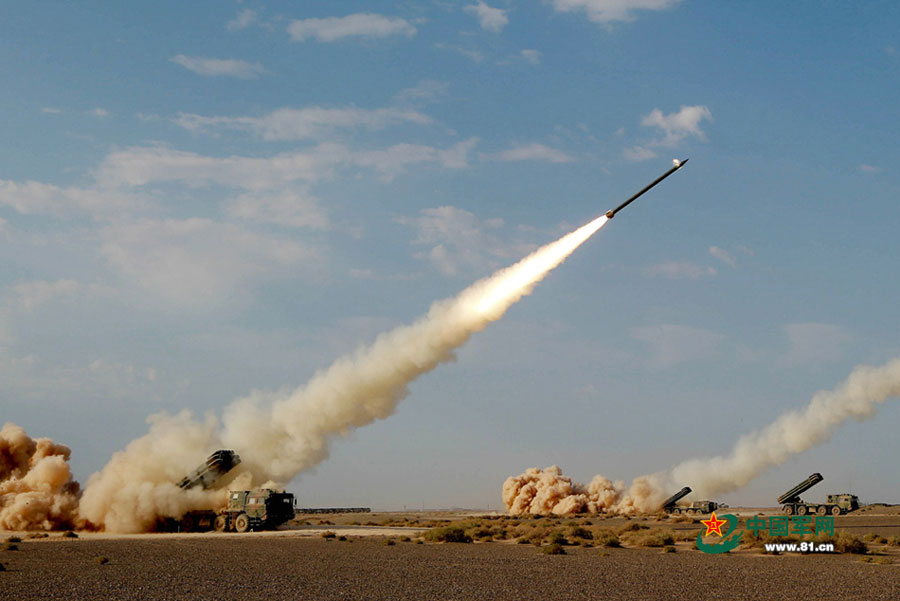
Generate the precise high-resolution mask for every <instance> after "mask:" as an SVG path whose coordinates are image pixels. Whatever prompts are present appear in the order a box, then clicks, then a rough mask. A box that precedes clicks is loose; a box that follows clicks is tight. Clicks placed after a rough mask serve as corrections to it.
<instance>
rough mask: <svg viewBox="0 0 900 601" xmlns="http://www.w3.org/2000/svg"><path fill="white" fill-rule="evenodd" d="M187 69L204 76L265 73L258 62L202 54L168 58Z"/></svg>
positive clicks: (235, 75)
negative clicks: (207, 56) (210, 56)
mask: <svg viewBox="0 0 900 601" xmlns="http://www.w3.org/2000/svg"><path fill="white" fill-rule="evenodd" d="M170 60H171V61H172V62H173V63H175V64H178V65H181V66H182V67H184V68H185V69H187V70H188V71H193V72H194V73H196V74H197V75H203V76H205V77H237V78H238V79H256V78H257V77H259V76H260V75H262V74H264V73H266V70H265V68H263V66H262V65H261V64H260V63H250V62H247V61H242V60H237V59H230V58H229V59H221V58H205V57H202V56H185V55H183V54H179V55H177V56H173V57H172V58H171V59H170Z"/></svg>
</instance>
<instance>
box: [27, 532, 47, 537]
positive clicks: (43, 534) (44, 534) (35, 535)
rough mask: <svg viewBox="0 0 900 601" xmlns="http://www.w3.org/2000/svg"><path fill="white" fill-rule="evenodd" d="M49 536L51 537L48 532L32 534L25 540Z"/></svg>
mask: <svg viewBox="0 0 900 601" xmlns="http://www.w3.org/2000/svg"><path fill="white" fill-rule="evenodd" d="M48 536H50V535H49V534H47V533H46V532H32V533H30V534H29V535H28V536H26V537H25V538H47V537H48Z"/></svg>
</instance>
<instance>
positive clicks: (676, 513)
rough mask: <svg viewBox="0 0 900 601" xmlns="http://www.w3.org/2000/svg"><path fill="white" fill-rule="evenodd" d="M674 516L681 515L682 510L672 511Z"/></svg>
mask: <svg viewBox="0 0 900 601" xmlns="http://www.w3.org/2000/svg"><path fill="white" fill-rule="evenodd" d="M672 515H681V510H680V509H673V510H672Z"/></svg>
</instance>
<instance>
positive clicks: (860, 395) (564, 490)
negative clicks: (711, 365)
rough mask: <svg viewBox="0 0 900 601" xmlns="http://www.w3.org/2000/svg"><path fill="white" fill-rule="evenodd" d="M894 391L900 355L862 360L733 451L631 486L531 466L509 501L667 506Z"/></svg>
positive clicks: (559, 506) (786, 451) (780, 457)
mask: <svg viewBox="0 0 900 601" xmlns="http://www.w3.org/2000/svg"><path fill="white" fill-rule="evenodd" d="M893 397H900V358H898V359H892V360H891V361H889V362H888V363H886V364H884V365H882V366H880V367H871V366H860V367H857V368H855V369H854V370H853V372H852V373H851V374H850V376H849V377H848V378H847V379H846V380H844V381H843V382H841V383H840V384H839V385H838V386H837V387H836V388H835V389H834V390H823V391H820V392H818V393H816V394H815V395H814V396H813V398H812V400H811V401H810V402H809V404H808V405H807V406H806V407H805V408H803V409H798V410H794V411H790V412H788V413H785V414H783V415H781V416H780V417H779V418H778V419H776V420H775V421H774V422H772V423H771V424H769V425H768V426H766V427H764V428H762V429H761V430H757V431H755V432H751V433H749V434H746V435H744V436H743V437H741V438H740V439H739V440H738V441H737V443H735V445H734V448H733V449H732V450H731V453H729V454H727V455H722V456H719V457H710V458H706V459H691V460H688V461H685V462H683V463H680V464H679V465H677V466H675V467H674V468H672V469H671V470H670V471H669V472H658V473H655V474H651V475H649V476H641V477H639V478H636V479H635V480H634V482H633V483H632V485H631V487H630V488H629V489H627V490H626V488H625V486H624V483H623V482H621V481H618V482H611V481H609V480H607V479H606V478H604V477H603V476H595V477H594V479H593V480H592V481H591V483H590V484H589V485H588V486H584V485H583V484H579V483H577V482H573V481H572V480H571V479H570V478H568V477H566V476H563V475H562V471H561V470H560V469H559V468H558V467H556V466H552V467H549V468H547V469H545V470H539V469H537V468H531V469H529V470H527V471H526V472H525V473H524V474H521V475H519V476H514V477H510V478H507V480H506V482H505V483H504V485H503V502H504V504H505V505H506V508H507V511H509V512H510V513H512V514H522V513H535V514H550V513H556V514H566V513H581V512H591V513H596V512H607V513H626V514H627V513H636V512H652V511H657V510H659V509H660V508H661V504H662V501H663V500H664V499H665V498H666V497H667V496H668V495H669V494H670V493H671V492H672V491H674V490H677V489H678V488H679V487H681V486H684V485H689V486H690V487H691V488H693V489H694V493H695V495H696V496H697V497H699V498H703V497H714V496H716V495H721V494H725V493H729V492H733V491H735V490H738V489H739V488H741V487H743V486H745V485H746V484H747V483H749V482H750V481H751V480H752V479H753V478H755V477H756V476H758V475H759V474H760V473H761V472H762V471H763V470H765V469H766V468H769V467H773V466H776V465H781V464H782V463H784V462H785V461H787V460H788V459H789V458H790V457H791V456H792V455H795V454H797V453H802V452H803V451H806V450H807V449H809V448H811V447H813V446H815V445H818V444H822V443H823V442H827V441H828V440H829V439H830V438H831V435H832V434H833V433H834V431H835V429H837V427H838V426H840V425H841V424H843V423H844V422H846V421H847V420H848V419H849V418H853V419H855V420H857V421H862V420H865V419H868V418H870V417H872V416H873V415H874V414H875V412H876V411H877V410H878V406H879V405H881V404H882V403H884V402H885V401H886V400H887V399H889V398H893Z"/></svg>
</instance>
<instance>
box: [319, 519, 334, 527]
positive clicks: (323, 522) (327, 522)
mask: <svg viewBox="0 0 900 601" xmlns="http://www.w3.org/2000/svg"><path fill="white" fill-rule="evenodd" d="M319 525H320V526H334V522H332V521H331V520H319Z"/></svg>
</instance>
